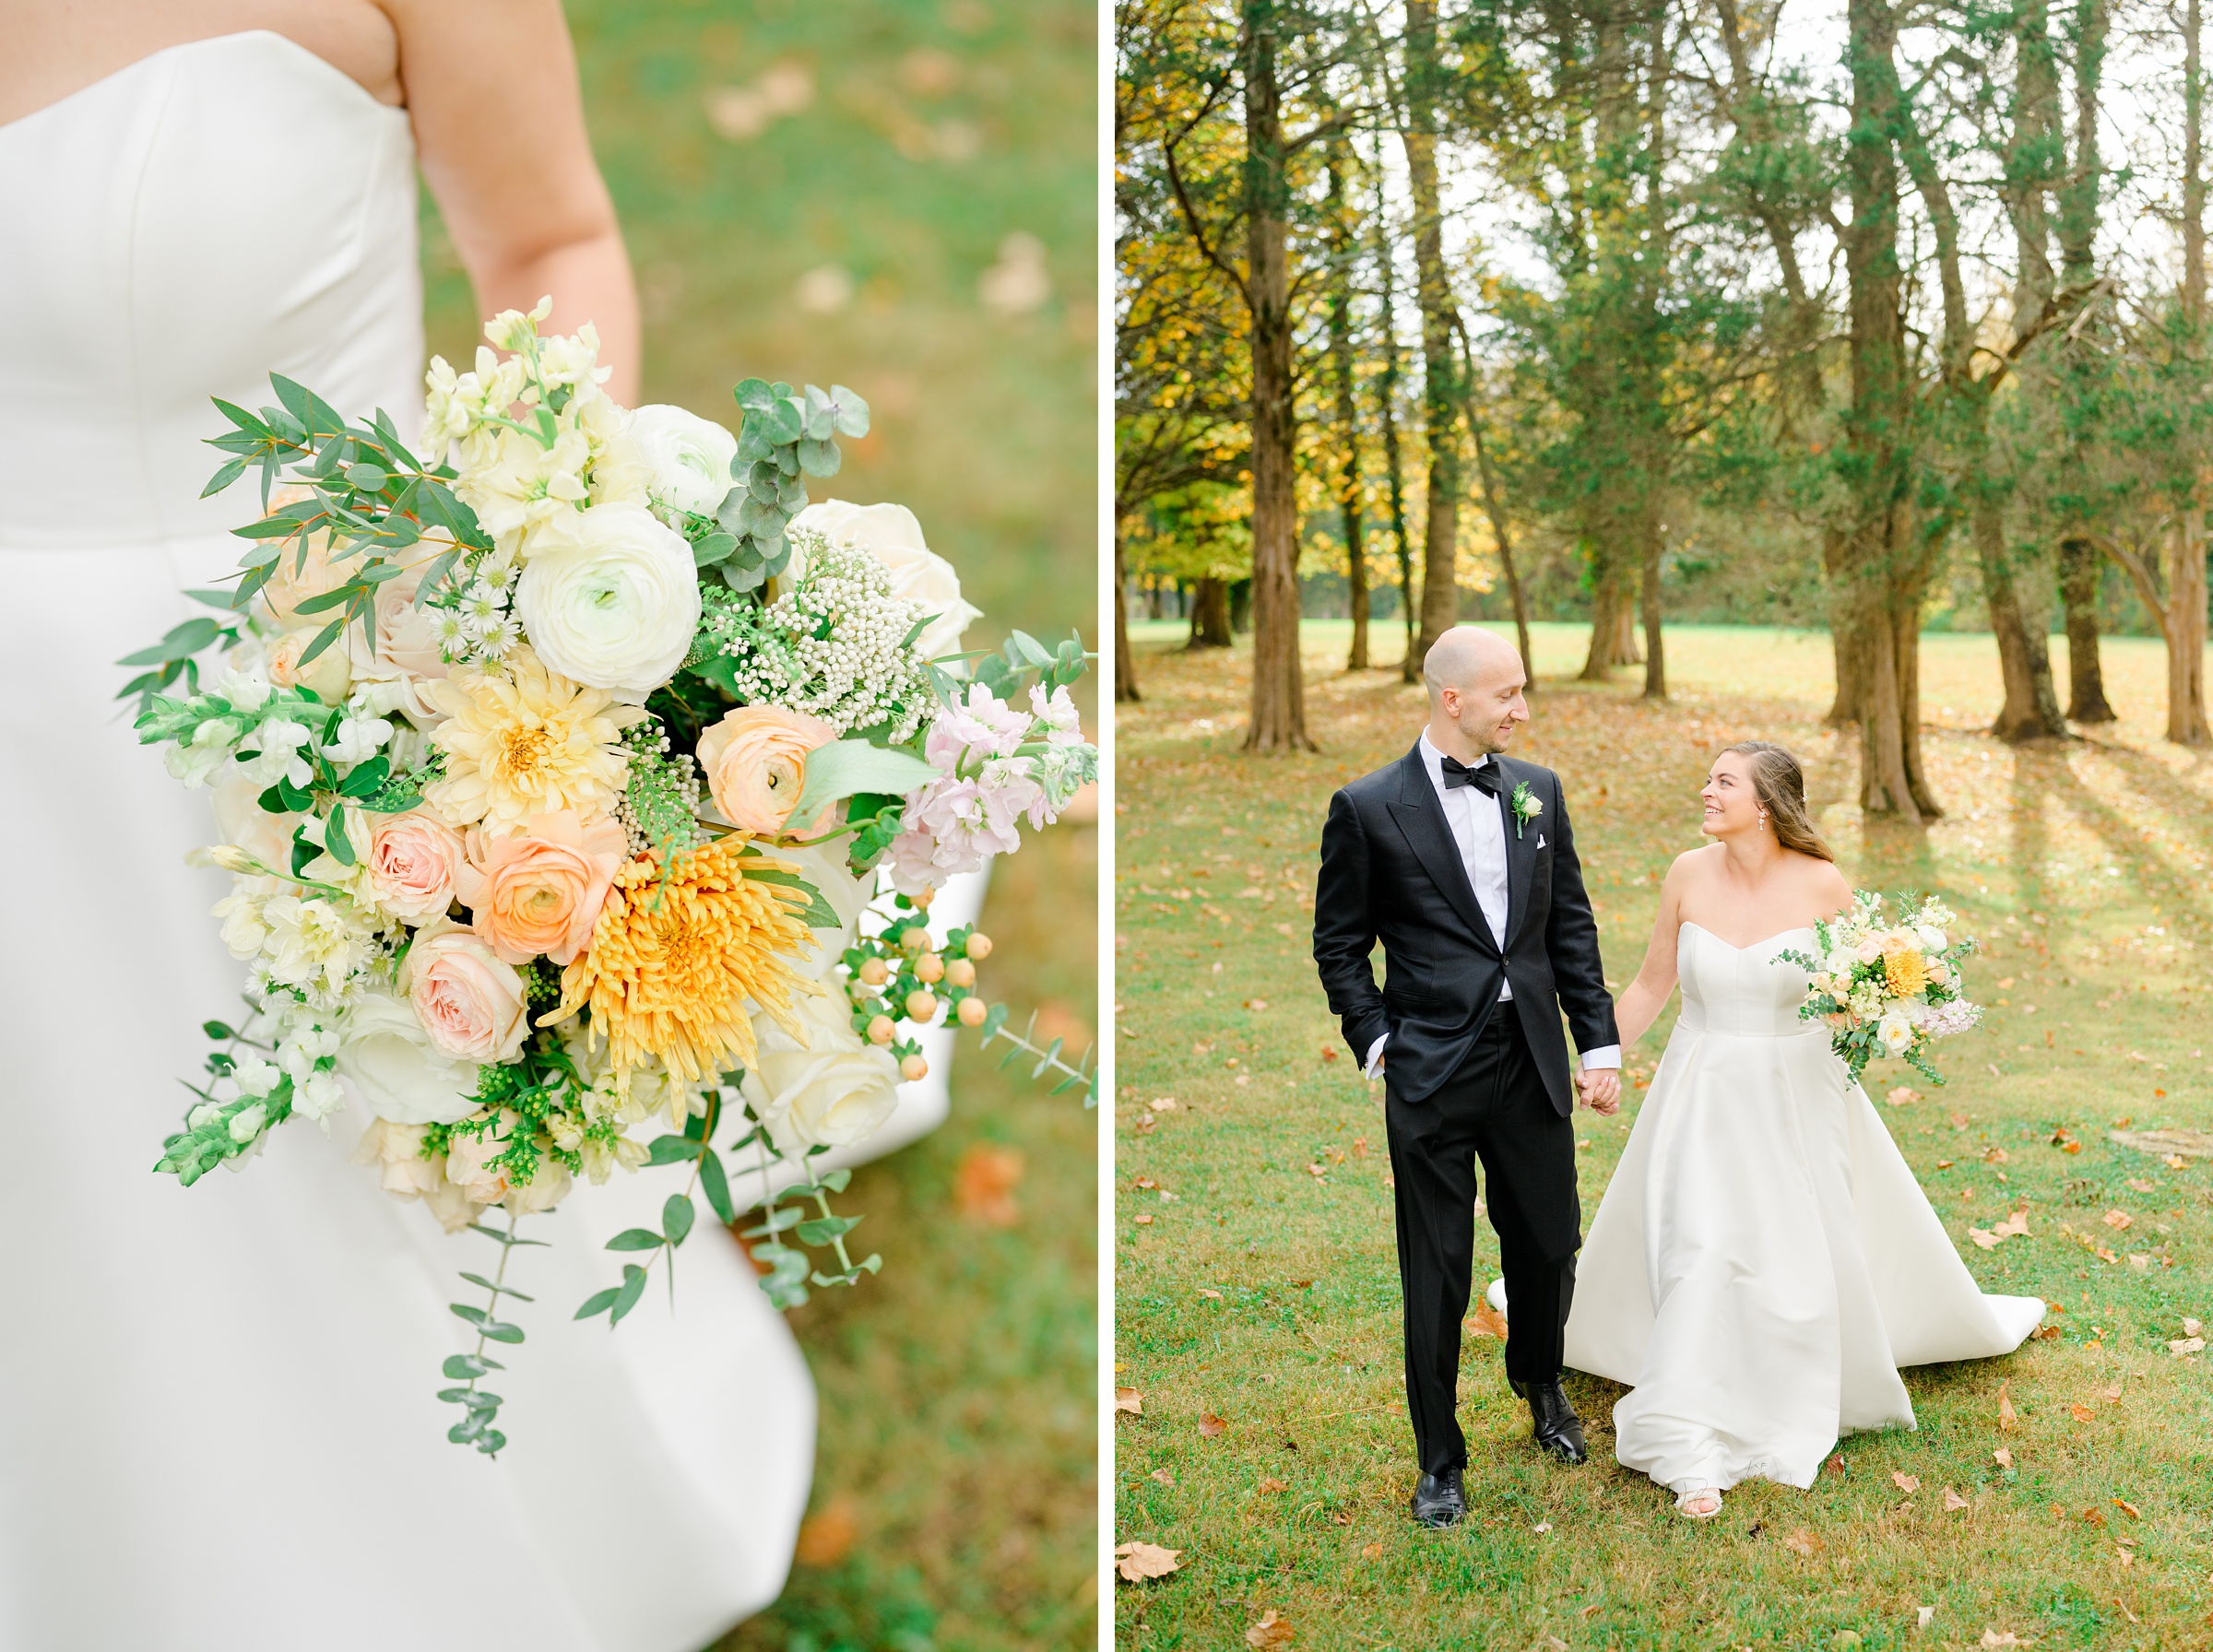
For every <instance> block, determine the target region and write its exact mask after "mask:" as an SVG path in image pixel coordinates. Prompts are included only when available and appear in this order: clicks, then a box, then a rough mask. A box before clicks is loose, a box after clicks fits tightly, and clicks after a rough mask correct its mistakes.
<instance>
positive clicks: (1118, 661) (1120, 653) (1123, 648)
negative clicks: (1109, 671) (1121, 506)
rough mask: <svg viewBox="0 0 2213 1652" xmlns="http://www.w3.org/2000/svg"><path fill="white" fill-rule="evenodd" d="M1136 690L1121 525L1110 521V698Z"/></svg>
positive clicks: (1131, 695) (1122, 698) (1126, 697)
mask: <svg viewBox="0 0 2213 1652" xmlns="http://www.w3.org/2000/svg"><path fill="white" fill-rule="evenodd" d="M1153 606H1154V609H1155V613H1154V618H1155V619H1157V618H1159V615H1158V612H1157V610H1158V608H1159V607H1160V597H1159V595H1158V589H1157V587H1155V591H1154V599H1153ZM1138 697H1139V696H1138V692H1137V660H1136V657H1135V656H1134V655H1131V654H1130V575H1129V573H1128V572H1127V571H1126V569H1125V568H1124V565H1123V561H1122V525H1121V524H1120V523H1119V522H1117V523H1116V524H1115V525H1114V698H1115V703H1117V704H1121V703H1122V702H1126V701H1135V700H1136V699H1137V698H1138Z"/></svg>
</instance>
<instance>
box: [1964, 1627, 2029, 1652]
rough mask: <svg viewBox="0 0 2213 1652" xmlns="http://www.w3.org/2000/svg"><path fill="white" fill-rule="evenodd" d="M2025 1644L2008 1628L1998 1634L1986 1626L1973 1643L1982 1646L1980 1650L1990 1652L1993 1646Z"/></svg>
mask: <svg viewBox="0 0 2213 1652" xmlns="http://www.w3.org/2000/svg"><path fill="white" fill-rule="evenodd" d="M2025 1644H2026V1643H2025V1642H2023V1641H2022V1640H2021V1638H2020V1637H2019V1636H2018V1635H2017V1634H2014V1633H2013V1631H2012V1630H2010V1629H2008V1630H2007V1631H2006V1633H2005V1634H1999V1633H1998V1632H1997V1631H1996V1630H1994V1629H1991V1628H1988V1627H1985V1628H1984V1629H1983V1631H1982V1639H1981V1640H1979V1641H1977V1642H1976V1643H1975V1645H1977V1646H1981V1647H1982V1652H1990V1649H1991V1648H1992V1647H1993V1646H2023V1645H2025Z"/></svg>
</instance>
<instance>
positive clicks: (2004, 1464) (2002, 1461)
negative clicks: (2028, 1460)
mask: <svg viewBox="0 0 2213 1652" xmlns="http://www.w3.org/2000/svg"><path fill="white" fill-rule="evenodd" d="M1990 1455H1991V1456H1992V1457H1995V1458H1996V1459H1997V1464H1998V1467H1999V1468H2001V1469H2010V1468H2012V1467H2013V1453H2012V1452H2011V1451H2010V1450H2008V1449H2007V1448H2006V1447H2005V1446H2003V1445H2001V1446H1999V1447H1998V1448H1997V1449H1996V1450H1995V1451H1994V1452H1992V1453H1991V1454H1990Z"/></svg>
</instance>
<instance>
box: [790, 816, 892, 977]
mask: <svg viewBox="0 0 2213 1652" xmlns="http://www.w3.org/2000/svg"><path fill="white" fill-rule="evenodd" d="M769 853H770V854H771V855H774V856H775V858H776V859H778V860H784V861H789V862H790V863H791V864H792V865H793V866H795V867H798V868H799V876H800V877H802V878H804V879H806V880H807V881H808V882H810V883H811V884H813V885H814V887H815V888H816V889H818V890H820V891H822V900H823V902H824V903H825V904H827V905H828V906H829V908H830V910H831V911H833V912H834V913H835V914H837V926H836V927H835V928H834V929H817V930H815V931H814V940H815V950H814V951H812V952H810V953H809V954H808V955H807V956H806V957H804V958H795V959H792V960H791V961H790V962H791V968H792V973H794V974H799V975H804V976H806V977H807V978H808V979H809V980H811V981H822V982H824V983H826V984H828V985H832V986H834V985H836V983H835V981H834V980H833V979H832V975H831V972H832V971H833V970H834V968H835V967H836V965H837V961H838V959H839V958H840V957H841V956H843V955H844V952H845V950H846V948H847V947H849V946H851V945H852V944H853V938H854V936H855V934H856V933H858V930H859V928H860V914H861V912H862V910H863V909H864V908H866V907H867V905H868V903H869V894H870V891H872V890H873V889H874V888H875V887H876V874H875V873H874V872H872V871H870V872H864V873H862V874H861V875H860V876H859V877H858V878H856V877H855V876H854V875H853V874H852V873H851V872H849V871H847V870H846V845H845V843H844V841H843V840H842V839H841V840H840V841H838V842H836V843H834V844H822V845H821V846H820V847H817V848H811V849H787V848H782V847H778V848H775V849H772V850H771V851H769Z"/></svg>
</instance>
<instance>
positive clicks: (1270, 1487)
mask: <svg viewBox="0 0 2213 1652" xmlns="http://www.w3.org/2000/svg"><path fill="white" fill-rule="evenodd" d="M1290 1489H1291V1488H1290V1487H1289V1486H1287V1485H1285V1484H1284V1482H1283V1481H1280V1480H1278V1479H1276V1478H1275V1476H1274V1475H1272V1474H1263V1475H1261V1476H1260V1484H1259V1485H1257V1486H1255V1487H1253V1490H1254V1491H1256V1492H1288V1491H1289V1490H1290Z"/></svg>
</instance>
